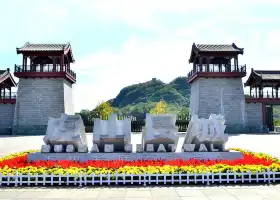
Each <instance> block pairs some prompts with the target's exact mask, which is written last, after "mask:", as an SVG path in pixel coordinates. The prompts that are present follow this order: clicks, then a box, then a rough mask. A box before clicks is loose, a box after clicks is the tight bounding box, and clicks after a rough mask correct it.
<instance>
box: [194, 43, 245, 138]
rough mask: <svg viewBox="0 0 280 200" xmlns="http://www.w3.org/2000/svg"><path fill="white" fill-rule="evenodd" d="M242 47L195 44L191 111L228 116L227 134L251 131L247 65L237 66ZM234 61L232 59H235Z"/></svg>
mask: <svg viewBox="0 0 280 200" xmlns="http://www.w3.org/2000/svg"><path fill="white" fill-rule="evenodd" d="M239 54H242V55H243V48H238V47H237V46H236V45H235V44H234V43H233V44H231V45H216V44H215V45H204V44H195V43H194V44H193V45H192V50H191V55H190V59H189V63H193V69H192V70H191V72H189V74H188V82H189V84H190V85H191V98H190V114H191V115H194V114H196V115H198V117H199V118H208V117H209V115H210V114H211V113H213V114H222V115H224V116H225V120H226V122H225V124H226V125H227V128H226V132H227V133H236V132H238V133H242V132H248V128H247V125H246V123H247V116H246V108H245V98H244V91H243V84H242V78H243V77H245V76H246V65H243V66H242V65H241V66H239V65H238V55H239ZM232 61H233V62H232Z"/></svg>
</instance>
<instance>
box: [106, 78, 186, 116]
mask: <svg viewBox="0 0 280 200" xmlns="http://www.w3.org/2000/svg"><path fill="white" fill-rule="evenodd" d="M189 97H190V87H189V84H188V82H187V78H186V77H177V78H175V79H174V80H173V81H171V82H170V83H164V82H162V81H161V80H158V79H155V78H154V79H152V80H151V81H147V82H145V83H139V84H134V85H130V86H127V87H125V88H123V89H121V91H120V93H119V94H118V95H117V96H116V98H114V99H110V100H109V101H108V102H109V103H110V104H111V105H112V106H113V107H114V109H115V112H117V113H119V114H127V115H133V116H138V117H144V116H145V114H146V113H147V112H149V110H150V109H152V108H153V107H154V106H155V104H156V103H157V102H159V101H160V100H164V101H166V102H167V103H168V108H167V110H168V112H169V113H176V114H180V115H181V114H182V112H185V110H184V109H186V108H187V107H188V106H189Z"/></svg>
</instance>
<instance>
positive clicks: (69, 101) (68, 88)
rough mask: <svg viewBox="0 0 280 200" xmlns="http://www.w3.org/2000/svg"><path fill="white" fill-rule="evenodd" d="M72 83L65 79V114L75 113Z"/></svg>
mask: <svg viewBox="0 0 280 200" xmlns="http://www.w3.org/2000/svg"><path fill="white" fill-rule="evenodd" d="M72 91H73V90H72V84H71V83H70V82H69V81H67V80H64V103H65V114H68V115H74V114H75V113H74V105H73V92H72Z"/></svg>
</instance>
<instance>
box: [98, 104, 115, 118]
mask: <svg viewBox="0 0 280 200" xmlns="http://www.w3.org/2000/svg"><path fill="white" fill-rule="evenodd" d="M94 112H95V113H96V114H97V116H98V117H99V118H100V119H107V117H108V116H109V115H110V113H112V112H113V108H112V106H111V105H110V104H109V103H108V102H104V101H102V102H101V103H99V104H98V105H97V106H96V108H95V109H94Z"/></svg>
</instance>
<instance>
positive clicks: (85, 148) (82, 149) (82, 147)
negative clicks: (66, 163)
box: [78, 144, 88, 153]
mask: <svg viewBox="0 0 280 200" xmlns="http://www.w3.org/2000/svg"><path fill="white" fill-rule="evenodd" d="M78 152H79V153H88V146H87V145H86V144H80V145H79V146H78Z"/></svg>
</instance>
